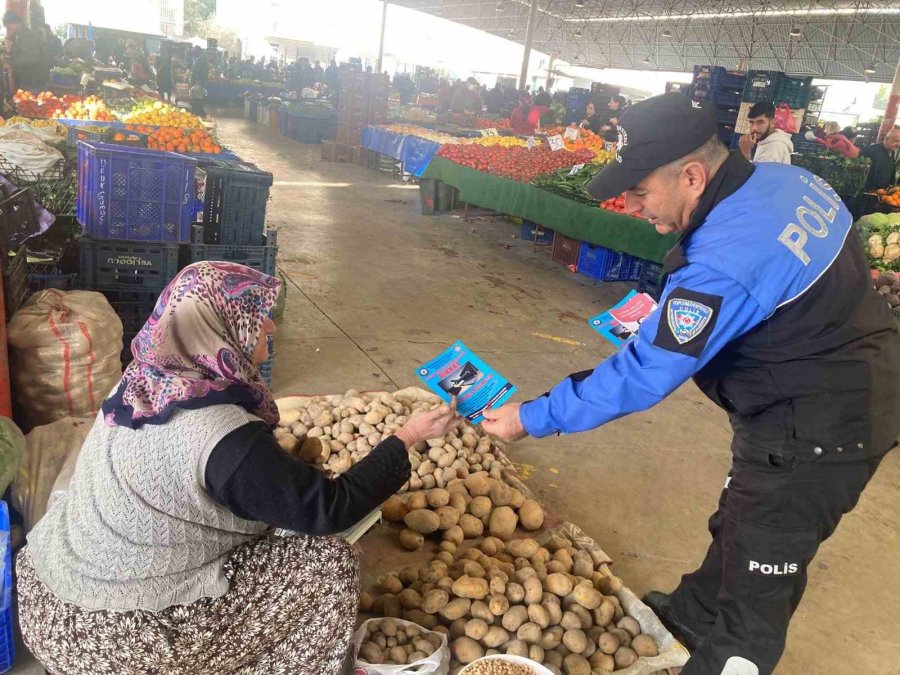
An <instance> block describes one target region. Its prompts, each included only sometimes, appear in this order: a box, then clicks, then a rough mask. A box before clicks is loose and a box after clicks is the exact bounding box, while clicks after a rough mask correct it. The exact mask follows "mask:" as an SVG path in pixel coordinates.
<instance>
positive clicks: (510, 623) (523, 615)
mask: <svg viewBox="0 0 900 675" xmlns="http://www.w3.org/2000/svg"><path fill="white" fill-rule="evenodd" d="M526 621H528V610H527V609H526V608H525V607H524V606H523V605H516V606H515V607H510V608H509V611H507V612H506V614H504V615H503V619H502V620H501V621H500V623H501V625H502V626H503V627H504V628H505V629H506V630H508V631H510V632H511V633H512V632H515V631H517V630H519V626H521V625H522V624H523V623H525V622H526Z"/></svg>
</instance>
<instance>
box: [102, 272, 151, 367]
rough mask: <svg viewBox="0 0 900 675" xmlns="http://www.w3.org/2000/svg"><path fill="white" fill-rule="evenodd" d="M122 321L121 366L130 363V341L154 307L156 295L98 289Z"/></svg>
mask: <svg viewBox="0 0 900 675" xmlns="http://www.w3.org/2000/svg"><path fill="white" fill-rule="evenodd" d="M99 290H100V292H101V293H103V295H104V296H106V299H107V300H108V301H109V304H110V305H112V308H113V310H114V311H115V313H116V314H117V315H118V317H119V319H120V320H121V321H122V355H121V358H122V366H123V367H124V366H126V365H128V364H129V363H130V362H131V361H132V355H131V341H132V340H134V338H135V336H136V335H137V334H138V333H139V332H140V330H141V328H143V327H144V324H145V323H147V319H148V318H149V317H150V315H151V314H152V313H153V310H154V308H155V307H156V300H157V296H158V293H156V292H148V291H118V290H112V289H99Z"/></svg>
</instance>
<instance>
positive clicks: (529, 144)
mask: <svg viewBox="0 0 900 675" xmlns="http://www.w3.org/2000/svg"><path fill="white" fill-rule="evenodd" d="M535 145H537V141H536V140H534V136H529V137H528V138H527V139H526V140H525V147H526V148H528V149H529V150H531V149H532V148H533V147H534V146H535Z"/></svg>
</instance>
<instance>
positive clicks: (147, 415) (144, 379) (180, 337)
mask: <svg viewBox="0 0 900 675" xmlns="http://www.w3.org/2000/svg"><path fill="white" fill-rule="evenodd" d="M280 284H281V281H280V280H279V279H277V278H276V277H271V276H269V275H268V274H263V273H262V272H257V271H256V270H253V269H251V268H249V267H245V266H244V265H237V264H234V263H226V262H200V263H195V264H193V265H189V266H188V267H185V268H184V269H183V270H182V271H181V272H179V274H178V276H176V277H175V278H174V279H173V280H172V281H171V283H169V285H168V286H167V287H166V289H165V290H164V291H163V292H162V295H160V296H159V300H157V302H156V308H155V309H154V310H153V314H151V315H150V318H149V319H148V320H147V323H146V324H144V327H143V328H142V329H141V331H140V332H139V333H138V334H137V336H136V337H135V338H134V340H133V341H132V343H131V353H132V354H133V355H134V361H132V362H131V364H130V365H129V366H128V367H127V368H126V369H125V373H124V374H123V375H122V380H121V382H119V385H118V386H117V387H116V389H115V390H114V391H113V393H112V394H111V395H110V397H109V398H108V399H106V401H104V402H103V415H104V419H105V420H106V423H107V424H109V425H111V426H124V427H130V428H131V429H137V428H138V427H141V426H143V425H144V424H163V423H165V422H166V421H167V420H168V419H169V418H170V417H171V416H172V414H173V413H174V412H175V410H176V409H178V408H186V409H196V408H203V407H206V406H210V405H216V404H221V403H232V404H234V405H239V406H241V407H242V408H244V409H246V410H247V411H248V412H250V413H252V414H253V415H256V416H257V417H259V418H260V419H262V420H263V421H265V422H266V423H268V424H269V425H270V426H272V427H274V426H275V425H277V424H278V408H277V407H276V406H275V401H274V400H273V399H272V394H271V393H270V392H269V388H268V386H266V383H265V381H263V379H262V378H261V377H260V374H259V372H258V371H257V369H256V366H254V365H253V361H252V356H253V351H254V349H255V347H256V342H257V339H258V337H259V334H260V330H261V329H262V326H263V323H264V322H265V320H266V317H268V315H269V312H270V311H271V309H272V308H273V307H274V306H275V301H276V299H277V298H278V289H279V286H280Z"/></svg>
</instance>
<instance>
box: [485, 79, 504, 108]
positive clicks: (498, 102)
mask: <svg viewBox="0 0 900 675" xmlns="http://www.w3.org/2000/svg"><path fill="white" fill-rule="evenodd" d="M484 107H485V109H486V110H487V111H488V112H489V113H491V114H492V115H499V114H500V112H501V111H502V110H503V88H502V87H501V86H500V83H499V82H497V84H495V85H494V88H493V89H489V90H488V93H487V94H485V95H484Z"/></svg>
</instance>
